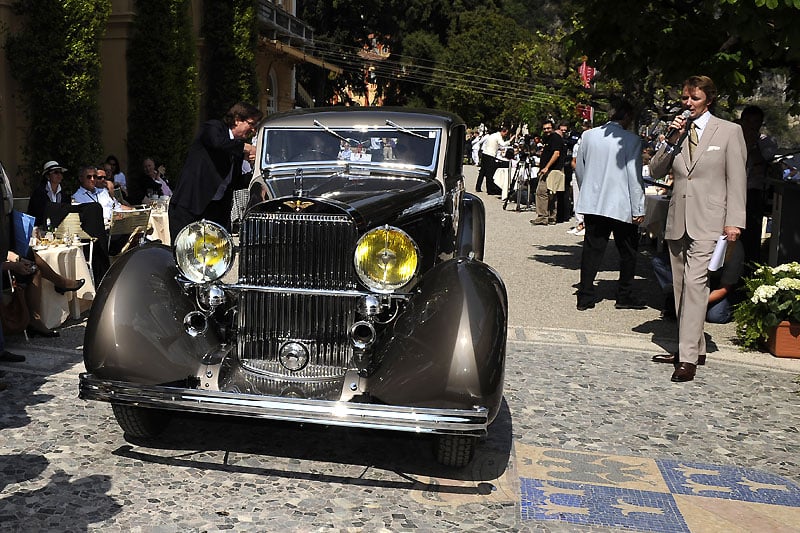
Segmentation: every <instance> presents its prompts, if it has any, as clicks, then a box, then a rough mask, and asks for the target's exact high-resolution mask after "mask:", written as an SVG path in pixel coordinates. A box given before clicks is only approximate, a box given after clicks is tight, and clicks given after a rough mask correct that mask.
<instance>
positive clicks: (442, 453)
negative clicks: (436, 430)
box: [434, 435, 478, 468]
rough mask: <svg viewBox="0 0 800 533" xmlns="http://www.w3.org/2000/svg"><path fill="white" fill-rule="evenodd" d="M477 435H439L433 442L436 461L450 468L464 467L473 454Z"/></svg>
mask: <svg viewBox="0 0 800 533" xmlns="http://www.w3.org/2000/svg"><path fill="white" fill-rule="evenodd" d="M477 440H478V438H477V437H469V436H465V435H439V436H437V437H436V440H435V442H434V453H435V454H436V461H438V462H439V463H440V464H442V465H444V466H449V467H452V468H464V467H465V466H467V465H468V464H469V463H470V461H472V458H473V456H474V455H475V444H476V442H477Z"/></svg>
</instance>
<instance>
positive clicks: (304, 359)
mask: <svg viewBox="0 0 800 533" xmlns="http://www.w3.org/2000/svg"><path fill="white" fill-rule="evenodd" d="M308 360H309V353H308V348H306V346H305V345H303V344H301V343H299V342H287V343H285V344H284V345H283V346H281V347H280V350H279V351H278V361H280V363H281V366H283V368H285V369H286V370H288V371H290V372H297V371H299V370H302V369H303V368H305V367H306V365H307V364H308Z"/></svg>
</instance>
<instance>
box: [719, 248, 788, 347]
mask: <svg viewBox="0 0 800 533" xmlns="http://www.w3.org/2000/svg"><path fill="white" fill-rule="evenodd" d="M745 290H746V298H745V299H744V301H742V302H741V303H740V304H739V305H738V306H736V309H735V311H734V314H733V318H734V320H735V321H736V337H737V340H738V342H739V344H741V346H742V347H743V348H749V349H752V348H758V347H760V346H762V345H766V346H767V348H768V349H769V351H770V352H771V353H772V354H773V355H776V356H779V357H800V263H797V262H792V263H785V264H782V265H778V266H776V267H769V266H765V265H760V266H759V267H758V269H756V271H755V272H753V274H752V275H751V276H750V277H748V278H746V279H745Z"/></svg>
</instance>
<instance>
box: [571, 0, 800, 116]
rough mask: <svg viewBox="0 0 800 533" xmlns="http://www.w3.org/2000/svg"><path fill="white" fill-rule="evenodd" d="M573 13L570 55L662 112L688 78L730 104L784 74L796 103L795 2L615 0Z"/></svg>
mask: <svg viewBox="0 0 800 533" xmlns="http://www.w3.org/2000/svg"><path fill="white" fill-rule="evenodd" d="M576 8H577V10H576V14H575V17H576V25H575V30H574V33H573V34H572V37H571V42H570V44H571V49H572V50H573V52H574V53H585V54H587V55H588V56H589V57H590V58H591V60H593V61H594V62H595V64H596V66H598V67H599V68H600V70H601V71H602V73H603V76H604V77H605V76H610V77H615V78H617V79H619V80H620V82H621V83H622V84H623V86H624V87H625V88H626V90H627V91H628V92H630V93H633V94H636V95H637V96H638V97H639V98H640V99H642V101H644V102H645V103H648V104H653V105H655V106H657V107H660V108H662V109H664V108H667V107H669V105H670V104H671V103H674V99H675V97H676V93H675V92H674V91H670V90H669V89H670V88H672V87H677V86H679V85H680V84H681V82H682V81H683V80H684V79H686V78H687V77H688V76H690V75H693V74H705V75H708V76H711V78H712V79H714V81H715V83H716V84H717V86H718V88H719V89H720V92H721V94H723V95H725V97H726V98H727V100H728V102H729V103H733V102H736V100H737V98H738V97H740V96H743V95H744V96H748V95H751V94H753V92H754V90H755V88H756V87H757V86H758V84H759V82H760V78H761V73H762V72H763V71H764V70H765V69H775V68H781V69H786V70H787V71H788V72H789V78H788V92H787V97H788V98H789V99H790V100H791V101H792V102H793V103H795V104H797V102H798V96H800V67H798V64H800V61H799V60H800V26H799V25H798V24H797V20H798V19H800V2H798V1H797V0H753V1H750V0H669V1H659V2H656V1H652V0H650V1H645V2H642V1H641V0H636V1H634V0H619V1H618V2H616V3H615V4H614V6H613V9H608V3H607V2H602V1H600V0H587V1H584V2H581V3H579V4H576ZM634 14H635V18H632V15H634ZM665 89H666V90H665ZM795 107H797V105H795Z"/></svg>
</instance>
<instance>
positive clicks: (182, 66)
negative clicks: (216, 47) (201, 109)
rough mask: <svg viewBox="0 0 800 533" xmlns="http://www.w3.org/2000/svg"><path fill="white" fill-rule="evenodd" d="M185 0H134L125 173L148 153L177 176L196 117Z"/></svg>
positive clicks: (133, 171) (138, 168)
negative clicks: (128, 162) (134, 12)
mask: <svg viewBox="0 0 800 533" xmlns="http://www.w3.org/2000/svg"><path fill="white" fill-rule="evenodd" d="M189 1H190V0H137V1H136V10H137V16H136V19H135V22H134V29H133V32H132V36H131V41H130V45H129V47H128V106H129V109H128V161H130V167H129V169H128V171H129V174H131V175H132V176H133V177H134V178H135V177H136V176H137V175H139V174H141V173H142V170H141V162H142V160H143V159H144V158H146V157H153V158H155V159H156V161H158V162H159V163H163V164H164V165H165V166H166V167H167V172H168V173H169V176H170V177H172V178H173V179H174V178H176V177H177V174H178V171H179V170H180V168H181V166H182V165H183V161H184V159H185V157H186V152H187V151H188V148H189V143H190V142H191V140H192V136H193V134H194V129H195V125H196V123H197V110H198V90H197V87H198V85H197V83H198V82H197V67H196V66H195V65H196V61H195V57H196V54H195V43H194V40H193V38H192V31H191V21H190V19H189V14H188V7H189Z"/></svg>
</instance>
